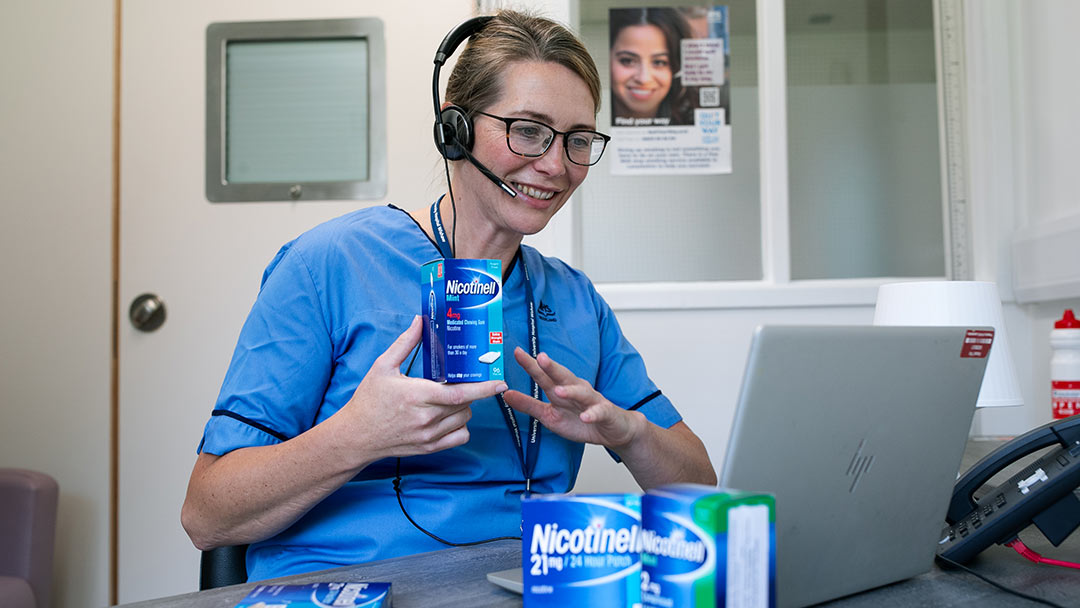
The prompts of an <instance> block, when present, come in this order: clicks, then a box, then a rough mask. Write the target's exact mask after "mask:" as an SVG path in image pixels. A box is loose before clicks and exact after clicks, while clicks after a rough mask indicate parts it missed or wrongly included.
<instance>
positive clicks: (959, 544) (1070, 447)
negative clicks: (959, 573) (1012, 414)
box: [937, 415, 1080, 563]
mask: <svg viewBox="0 0 1080 608" xmlns="http://www.w3.org/2000/svg"><path fill="white" fill-rule="evenodd" d="M1055 444H1056V447H1055V448H1054V449H1052V450H1050V451H1048V452H1047V453H1045V454H1043V455H1042V456H1040V457H1039V458H1038V459H1036V460H1035V461H1034V462H1032V463H1031V464H1029V465H1027V466H1025V467H1024V468H1023V469H1022V470H1021V471H1020V472H1019V473H1017V474H1015V475H1013V476H1012V477H1010V478H1009V479H1008V481H1006V482H1004V483H1002V484H1001V485H999V486H997V487H996V488H992V489H991V490H990V491H988V492H985V493H983V494H982V496H981V497H980V498H979V499H976V498H975V493H976V491H977V490H979V488H981V487H982V486H983V485H984V484H986V482H987V481H989V480H990V478H991V477H993V476H994V475H996V474H998V473H1000V472H1001V471H1002V470H1004V469H1005V467H1007V466H1009V465H1010V464H1013V463H1014V462H1016V461H1017V460H1019V459H1021V458H1023V457H1025V456H1028V455H1030V454H1033V453H1034V452H1036V451H1038V450H1041V449H1043V448H1046V447H1050V446H1054V445H1055ZM1078 486H1080V415H1076V416H1072V417H1070V418H1066V419H1064V420H1055V421H1054V422H1051V423H1049V424H1046V425H1043V426H1041V427H1039V428H1037V429H1034V430H1031V431H1028V432H1027V433H1025V434H1023V435H1021V436H1019V437H1017V438H1016V439H1013V440H1012V441H1010V442H1009V443H1007V444H1005V445H1003V446H1001V447H1000V448H998V449H997V450H995V451H994V452H993V453H991V454H989V455H988V456H986V457H985V458H983V459H982V460H980V461H979V462H977V463H976V464H975V466H973V467H971V470H969V471H968V472H967V473H965V474H964V475H963V477H961V478H960V479H959V480H958V481H957V482H956V486H955V487H954V489H953V497H952V501H951V502H950V504H949V510H948V513H947V514H946V516H945V519H946V522H947V525H946V527H945V529H944V531H943V538H942V539H941V542H940V544H939V546H938V551H937V553H938V555H940V556H942V557H945V558H947V559H950V560H952V561H954V562H958V563H964V562H967V561H970V560H971V559H972V558H974V557H975V556H976V555H978V554H979V553H980V552H982V551H983V550H984V549H986V548H987V547H989V546H990V545H992V544H994V543H999V544H1005V543H1007V542H1009V541H1011V540H1013V539H1014V538H1016V536H1017V534H1019V533H1020V531H1021V530H1023V529H1024V528H1026V527H1027V526H1028V525H1029V524H1032V523H1034V524H1035V526H1036V527H1038V528H1039V530H1040V531H1041V532H1042V533H1043V534H1044V535H1045V536H1046V538H1047V540H1049V541H1050V542H1051V543H1052V544H1053V545H1054V546H1055V547H1056V546H1058V545H1060V544H1061V543H1062V541H1064V540H1065V539H1066V538H1067V537H1068V536H1069V534H1071V533H1072V532H1073V530H1075V529H1076V528H1077V526H1080V499H1078V498H1077V495H1076V492H1075V491H1076V489H1077V487H1078Z"/></svg>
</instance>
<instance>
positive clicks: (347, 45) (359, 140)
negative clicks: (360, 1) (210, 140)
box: [225, 39, 370, 184]
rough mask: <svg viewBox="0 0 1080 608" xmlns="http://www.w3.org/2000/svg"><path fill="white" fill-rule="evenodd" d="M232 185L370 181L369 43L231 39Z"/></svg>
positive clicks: (228, 128)
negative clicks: (246, 40) (244, 40)
mask: <svg viewBox="0 0 1080 608" xmlns="http://www.w3.org/2000/svg"><path fill="white" fill-rule="evenodd" d="M226 66H227V72H226V73H227V74H228V79H227V81H226V82H227V89H226V97H225V99H226V112H225V114H226V119H225V133H226V146H225V147H226V150H225V159H226V162H225V175H226V179H227V181H228V182H230V183H240V184H243V183H293V182H334V181H348V180H362V181H363V180H367V179H368V172H369V168H368V154H369V150H368V146H369V137H368V134H369V131H370V125H369V124H368V117H369V112H368V104H369V99H368V97H369V94H368V74H367V69H368V41H367V40H360V39H341V40H287V41H266V42H261V41H260V42H230V43H229V44H228V47H227V50H226Z"/></svg>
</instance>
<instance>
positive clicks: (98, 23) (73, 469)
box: [0, 0, 113, 607]
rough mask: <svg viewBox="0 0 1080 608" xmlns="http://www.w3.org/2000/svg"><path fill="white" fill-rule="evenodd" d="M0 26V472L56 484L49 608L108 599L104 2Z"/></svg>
mask: <svg viewBox="0 0 1080 608" xmlns="http://www.w3.org/2000/svg"><path fill="white" fill-rule="evenodd" d="M0 13H2V15H3V16H2V17H0V83H3V84H2V85H0V90H2V92H0V183H2V184H3V186H4V193H3V196H2V201H3V202H2V203H0V204H2V205H3V211H2V213H0V218H2V219H0V259H2V260H3V262H2V263H0V286H2V287H0V466H4V467H12V466H14V467H23V468H31V469H37V470H40V471H44V472H46V473H48V474H50V475H52V476H53V477H55V478H56V479H57V481H58V482H59V484H60V508H59V523H58V529H57V542H56V568H55V573H56V584H55V587H54V592H53V597H54V600H53V605H54V606H71V607H75V606H101V605H104V604H106V603H107V600H108V597H107V594H108V566H109V563H108V533H109V525H108V524H109V511H108V509H109V503H108V497H109V494H108V489H109V390H110V389H109V386H110V384H109V369H110V348H111V346H110V344H111V342H110V335H111V326H110V324H111V315H110V310H111V304H110V298H111V295H110V294H111V286H110V280H111V274H112V273H111V247H112V232H111V230H112V228H111V222H112V100H113V96H112V87H113V3H112V0H9V1H7V2H5V3H4V8H3V10H2V11H0Z"/></svg>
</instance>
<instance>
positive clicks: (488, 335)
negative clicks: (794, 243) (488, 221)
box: [420, 258, 504, 382]
mask: <svg viewBox="0 0 1080 608" xmlns="http://www.w3.org/2000/svg"><path fill="white" fill-rule="evenodd" d="M420 292H421V295H422V299H423V305H422V306H423V312H424V347H423V357H424V377H425V378H427V379H428V380H435V381H436V382H483V381H485V380H502V379H503V378H504V372H503V366H504V361H503V318H502V312H503V311H502V303H503V300H502V261H501V260H467V259H458V258H448V259H445V260H433V261H431V262H428V263H427V264H424V266H423V267H422V268H421V269H420Z"/></svg>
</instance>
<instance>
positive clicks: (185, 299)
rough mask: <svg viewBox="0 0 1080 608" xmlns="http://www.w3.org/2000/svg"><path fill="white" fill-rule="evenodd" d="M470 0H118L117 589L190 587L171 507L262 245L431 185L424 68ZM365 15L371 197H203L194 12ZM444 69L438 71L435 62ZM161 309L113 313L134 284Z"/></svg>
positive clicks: (247, 298) (199, 58) (179, 495)
mask: <svg viewBox="0 0 1080 608" xmlns="http://www.w3.org/2000/svg"><path fill="white" fill-rule="evenodd" d="M473 7H474V3H473V2H471V1H470V0H454V1H453V2H446V1H445V0H413V1H412V2H388V1H384V2H355V1H352V2H350V1H347V0H305V1H304V2H298V1H296V0H213V1H211V0H124V1H123V2H122V39H121V53H122V56H121V66H120V78H121V96H120V102H121V118H120V120H121V148H120V150H121V152H120V154H121V157H120V170H121V182H120V200H121V209H120V247H121V253H120V278H119V294H120V303H119V306H120V311H119V315H120V325H119V328H118V331H119V375H120V387H119V403H120V413H119V430H118V442H119V475H118V486H119V487H118V492H119V498H118V505H117V508H118V515H119V530H118V545H117V551H118V560H119V563H118V586H119V588H118V594H119V595H118V598H119V601H120V602H121V603H126V602H133V601H139V600H143V599H147V598H152V597H160V596H164V595H172V594H177V593H183V592H188V591H193V590H195V589H196V587H197V585H198V562H199V554H198V551H196V550H195V548H194V547H193V546H192V545H191V543H190V541H189V540H188V539H187V536H186V535H185V533H184V531H183V529H182V528H181V526H180V506H181V504H182V502H183V499H184V493H185V490H186V487H187V479H188V475H189V473H190V472H191V466H192V464H193V463H194V460H195V449H196V446H197V445H198V442H199V439H200V437H201V434H202V427H203V425H204V424H205V422H206V420H207V419H208V417H209V415H210V410H211V408H212V406H213V403H214V399H215V397H216V396H217V391H218V388H219V386H220V383H221V380H222V377H223V376H224V373H225V369H226V366H227V364H228V361H229V358H230V357H231V355H232V349H233V346H234V344H235V340H236V336H237V334H238V332H239V330H240V326H241V324H242V322H243V319H244V317H245V315H246V314H247V311H248V309H249V308H250V306H251V303H252V301H253V300H254V298H255V295H256V293H257V290H258V285H259V279H260V276H261V273H262V269H263V268H264V267H265V265H266V263H267V262H269V261H270V259H271V258H272V257H273V255H274V254H275V252H276V251H277V249H278V247H279V246H280V245H281V244H283V243H284V242H285V241H287V240H289V239H291V238H293V237H294V236H296V235H297V234H299V233H300V232H302V231H303V230H305V229H307V228H309V227H311V226H313V225H315V224H317V223H319V222H321V221H323V220H325V219H328V218H331V217H334V216H337V215H340V214H342V213H346V212H348V211H350V210H353V209H355V208H357V207H359V206H361V205H369V204H384V203H386V202H394V203H395V204H397V205H399V206H401V207H404V208H413V207H417V206H421V205H425V204H427V202H428V201H430V200H432V197H434V196H435V195H436V194H437V193H438V192H439V191H441V189H442V183H443V179H442V177H441V164H440V163H438V162H437V155H436V153H435V150H434V145H433V143H432V136H431V132H432V128H431V125H432V122H433V117H432V101H431V76H430V75H431V70H432V68H433V63H432V59H433V57H434V54H435V49H436V47H437V46H438V44H439V42H440V41H441V40H442V38H443V36H444V35H445V34H446V32H448V31H449V30H450V28H451V27H453V26H454V25H456V24H457V23H458V22H460V21H462V20H463V19H465V18H467V17H468V16H470V15H471V14H472V8H473ZM339 17H340V18H349V17H379V18H381V19H382V20H383V24H384V28H385V36H386V44H387V53H386V55H387V85H388V92H387V106H388V133H389V151H388V156H389V158H388V161H389V162H388V164H389V188H388V197H387V199H385V200H382V201H363V202H359V201H330V202H327V201H323V202H301V203H291V202H266V203H209V202H207V200H206V197H205V194H204V179H205V178H204V175H203V171H204V168H203V167H204V153H205V152H204V148H205V141H204V129H205V127H204V104H205V76H204V65H205V58H204V53H205V33H206V26H207V25H208V24H209V23H212V22H218V21H263V20H281V19H324V18H339ZM447 72H448V71H447V70H444V72H443V73H444V74H446V73H447ZM144 293H153V294H156V295H157V296H158V297H160V299H161V300H162V301H163V302H164V305H165V309H166V320H165V323H164V324H163V325H162V326H161V327H160V328H159V329H157V330H156V331H153V332H148V333H145V332H141V331H138V330H136V329H135V328H134V327H133V326H132V324H131V323H130V322H129V321H128V307H129V305H130V304H131V302H132V301H133V300H134V299H135V298H136V297H137V296H139V295H140V294H144Z"/></svg>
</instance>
